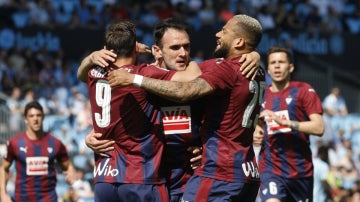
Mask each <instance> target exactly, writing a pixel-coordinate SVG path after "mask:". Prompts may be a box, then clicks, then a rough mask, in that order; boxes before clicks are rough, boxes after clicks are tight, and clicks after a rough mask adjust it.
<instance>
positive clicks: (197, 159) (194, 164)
mask: <svg viewBox="0 0 360 202" xmlns="http://www.w3.org/2000/svg"><path fill="white" fill-rule="evenodd" d="M187 151H188V152H190V153H191V154H192V156H193V157H192V158H191V159H190V163H191V164H190V165H191V168H192V169H193V170H195V169H196V168H198V167H200V166H201V154H202V148H201V147H196V146H195V147H189V148H188V149H187Z"/></svg>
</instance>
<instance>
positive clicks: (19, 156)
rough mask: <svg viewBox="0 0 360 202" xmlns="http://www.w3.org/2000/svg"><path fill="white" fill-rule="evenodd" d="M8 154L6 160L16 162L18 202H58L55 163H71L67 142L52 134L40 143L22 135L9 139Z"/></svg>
mask: <svg viewBox="0 0 360 202" xmlns="http://www.w3.org/2000/svg"><path fill="white" fill-rule="evenodd" d="M7 151H8V152H7V156H6V157H5V158H4V159H5V160H6V161H8V162H13V161H15V169H16V181H15V185H16V186H15V199H16V201H29V202H32V201H34V202H35V201H40V200H45V201H57V196H56V192H55V186H56V169H55V161H56V162H65V161H67V160H69V156H68V154H67V151H66V147H65V146H64V145H63V143H61V141H60V140H58V139H56V138H55V137H54V136H52V135H51V134H49V133H47V134H46V135H45V136H44V137H43V138H41V139H40V140H31V139H29V138H28V137H27V135H26V133H21V134H19V135H16V136H14V137H12V138H10V139H9V141H8V144H7ZM53 199H55V200H53Z"/></svg>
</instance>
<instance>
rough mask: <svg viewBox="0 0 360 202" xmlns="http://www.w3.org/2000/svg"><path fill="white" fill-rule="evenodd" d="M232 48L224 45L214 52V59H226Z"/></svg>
mask: <svg viewBox="0 0 360 202" xmlns="http://www.w3.org/2000/svg"><path fill="white" fill-rule="evenodd" d="M229 50H230V47H229V46H228V45H227V44H223V45H222V46H220V48H219V49H216V50H215V51H214V57H216V58H226V57H227V56H228V54H229Z"/></svg>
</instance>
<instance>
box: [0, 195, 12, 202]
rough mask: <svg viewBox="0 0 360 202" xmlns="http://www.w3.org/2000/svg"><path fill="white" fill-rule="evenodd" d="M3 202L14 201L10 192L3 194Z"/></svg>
mask: <svg viewBox="0 0 360 202" xmlns="http://www.w3.org/2000/svg"><path fill="white" fill-rule="evenodd" d="M0 199H1V202H12V200H11V197H10V196H9V195H8V194H5V195H1V198H0Z"/></svg>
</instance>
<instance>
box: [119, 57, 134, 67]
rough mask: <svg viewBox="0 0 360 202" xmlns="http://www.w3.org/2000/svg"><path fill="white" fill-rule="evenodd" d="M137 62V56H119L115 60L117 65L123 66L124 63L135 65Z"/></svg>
mask: <svg viewBox="0 0 360 202" xmlns="http://www.w3.org/2000/svg"><path fill="white" fill-rule="evenodd" d="M135 62H136V59H135V58H132V57H124V58H117V59H116V61H115V62H114V65H115V66H117V67H121V66H124V65H134V64H135Z"/></svg>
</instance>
